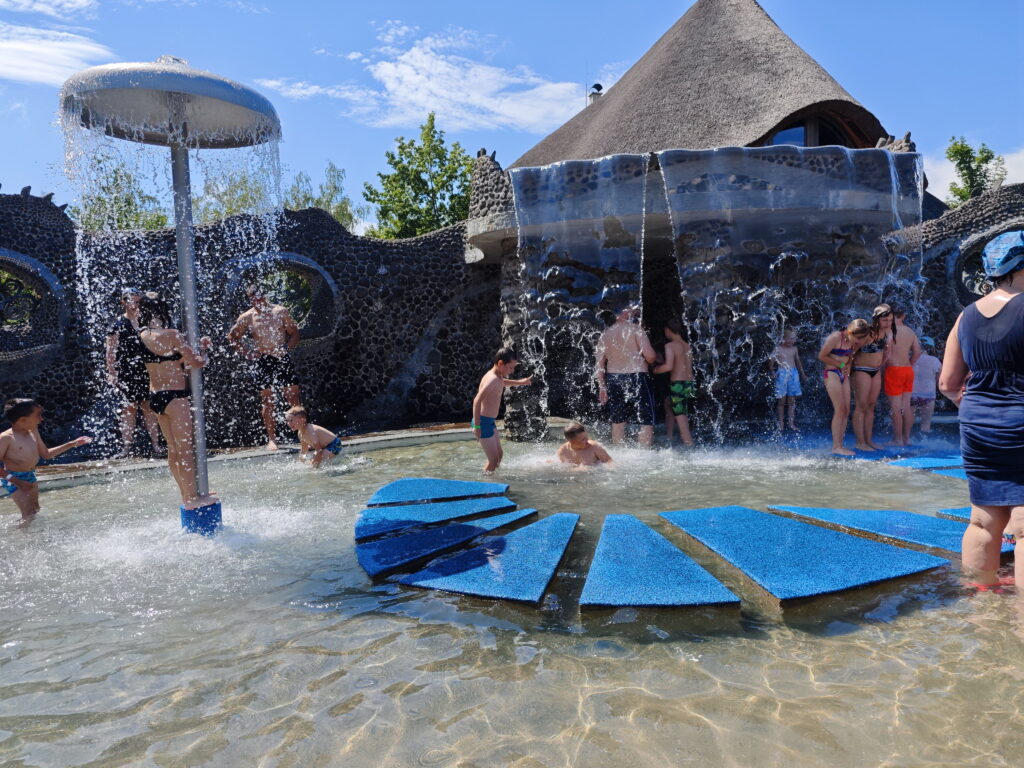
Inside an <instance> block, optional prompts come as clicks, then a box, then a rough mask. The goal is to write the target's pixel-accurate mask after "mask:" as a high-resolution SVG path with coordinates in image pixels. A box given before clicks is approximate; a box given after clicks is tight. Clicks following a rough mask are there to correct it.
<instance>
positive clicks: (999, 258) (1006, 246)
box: [982, 229, 1024, 277]
mask: <svg viewBox="0 0 1024 768" xmlns="http://www.w3.org/2000/svg"><path fill="white" fill-rule="evenodd" d="M982 262H983V263H984V265H985V275H986V276H987V277H1002V276H1003V275H1005V274H1008V273H1010V272H1013V271H1014V270H1016V269H1024V231H1022V230H1019V229H1016V230H1013V231H1012V232H1004V233H1003V234H1001V235H999V236H998V237H994V238H992V239H991V240H990V241H989V242H988V245H986V246H985V250H984V251H983V252H982Z"/></svg>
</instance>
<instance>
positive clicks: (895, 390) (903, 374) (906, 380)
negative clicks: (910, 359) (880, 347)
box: [885, 365, 914, 397]
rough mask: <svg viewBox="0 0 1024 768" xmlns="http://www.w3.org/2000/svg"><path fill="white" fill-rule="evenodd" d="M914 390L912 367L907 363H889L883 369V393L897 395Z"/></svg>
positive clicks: (891, 395) (890, 395)
mask: <svg viewBox="0 0 1024 768" xmlns="http://www.w3.org/2000/svg"><path fill="white" fill-rule="evenodd" d="M913 391H914V369H913V367H912V366H909V365H890V366H889V367H888V368H886V369H885V394H887V395H888V396H889V397H899V396H900V395H905V394H908V393H909V392H913Z"/></svg>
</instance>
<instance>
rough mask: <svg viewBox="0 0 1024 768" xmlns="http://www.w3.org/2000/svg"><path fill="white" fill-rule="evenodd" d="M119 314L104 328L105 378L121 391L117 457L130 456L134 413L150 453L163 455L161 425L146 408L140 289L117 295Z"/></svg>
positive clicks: (128, 289)
mask: <svg viewBox="0 0 1024 768" xmlns="http://www.w3.org/2000/svg"><path fill="white" fill-rule="evenodd" d="M117 298H118V300H119V301H120V302H121V312H122V315H121V317H119V318H118V319H117V322H115V323H114V324H113V325H112V326H111V327H110V330H109V331H107V346H106V352H107V354H106V362H107V381H109V382H110V384H111V386H113V387H115V388H116V389H117V390H118V392H120V393H121V413H120V416H121V452H120V453H118V454H117V457H118V458H121V457H125V456H131V454H132V444H133V443H134V442H135V425H136V414H137V413H141V414H142V421H143V423H144V424H145V425H146V432H147V433H148V434H149V441H150V442H151V443H152V444H153V456H155V457H158V458H159V457H162V456H164V455H165V454H164V451H163V448H161V447H160V427H159V426H157V423H156V414H155V413H153V409H152V408H150V407H149V374H147V373H146V365H145V363H143V362H142V351H141V349H140V346H139V345H140V344H141V342H140V341H139V301H140V300H141V299H142V291H140V290H137V289H135V288H125V289H124V290H123V291H121V292H120V293H119V294H118V297H117Z"/></svg>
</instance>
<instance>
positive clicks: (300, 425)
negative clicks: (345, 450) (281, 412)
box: [284, 405, 342, 467]
mask: <svg viewBox="0 0 1024 768" xmlns="http://www.w3.org/2000/svg"><path fill="white" fill-rule="evenodd" d="M284 420H285V423H286V424H287V425H288V426H289V428H291V429H294V430H295V431H296V432H297V433H298V435H299V444H300V448H299V461H306V460H307V459H309V454H310V453H312V454H313V457H312V459H310V464H311V465H312V466H314V467H319V466H320V465H321V464H323V463H324V461H330V460H331V459H333V458H334V457H335V456H337V455H338V454H339V453H341V449H342V445H341V437H340V436H338V435H336V434H334V433H333V432H331V430H329V429H327V427H321V426H320V425H319V424H311V423H310V421H309V412H308V411H306V409H305V408H303V407H302V406H301V405H293V406H292V407H291V408H289V409H288V410H287V411H286V412H285V417H284Z"/></svg>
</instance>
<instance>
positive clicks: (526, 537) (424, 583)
mask: <svg viewBox="0 0 1024 768" xmlns="http://www.w3.org/2000/svg"><path fill="white" fill-rule="evenodd" d="M579 517H580V516H579V515H574V514H570V513H568V512H559V513H557V514H554V515H551V516H550V517H545V518H544V519H543V520H538V521H537V522H536V523H531V524H530V525H527V526H526V527H524V528H520V529H518V530H516V531H512V532H511V533H509V534H506V535H504V536H491V537H488V538H487V539H485V540H484V542H483V543H481V544H480V545H478V546H476V547H473V548H472V549H467V550H464V551H462V552H459V553H458V554H455V555H451V556H450V557H444V558H439V559H437V560H435V561H434V562H432V563H431V564H430V565H428V566H427V567H426V568H424V569H423V570H422V571H419V572H417V573H413V574H410V575H408V576H406V577H404V578H402V579H400V582H401V583H402V584H408V585H410V586H415V587H426V588H429V589H441V590H444V591H446V592H460V593H462V594H466V595H475V596H477V597H494V598H500V599H503V600H519V601H522V602H528V603H539V602H540V599H541V598H542V597H543V596H544V591H545V589H547V586H548V584H549V583H550V582H551V578H552V576H554V574H555V569H556V568H557V567H558V562H559V561H560V560H561V559H562V555H563V553H564V552H565V548H566V547H567V546H568V545H569V539H570V538H572V533H573V530H575V528H576V523H577V521H579Z"/></svg>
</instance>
